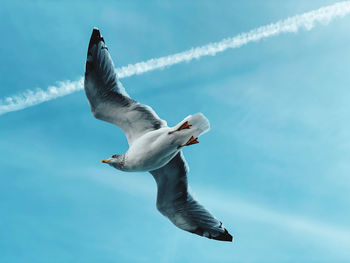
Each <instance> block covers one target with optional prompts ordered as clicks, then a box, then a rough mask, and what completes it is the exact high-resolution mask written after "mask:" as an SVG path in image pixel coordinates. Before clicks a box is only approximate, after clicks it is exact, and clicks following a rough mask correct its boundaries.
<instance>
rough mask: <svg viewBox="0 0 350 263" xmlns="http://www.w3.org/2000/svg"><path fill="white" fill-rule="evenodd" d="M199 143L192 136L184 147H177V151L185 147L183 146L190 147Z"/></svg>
mask: <svg viewBox="0 0 350 263" xmlns="http://www.w3.org/2000/svg"><path fill="white" fill-rule="evenodd" d="M197 143H199V141H198V138H194V137H193V136H191V138H190V139H189V140H188V141H187V142H186V144H184V145H180V146H179V147H177V148H178V149H180V148H182V147H185V146H190V145H192V144H197Z"/></svg>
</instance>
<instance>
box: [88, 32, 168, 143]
mask: <svg viewBox="0 0 350 263" xmlns="http://www.w3.org/2000/svg"><path fill="white" fill-rule="evenodd" d="M84 88H85V93H86V96H87V98H88V100H89V103H90V108H91V112H92V113H93V115H94V116H95V117H96V118H97V119H100V120H103V121H107V122H110V123H113V124H115V125H117V126H118V127H120V128H121V129H122V130H123V132H124V133H125V135H126V137H127V139H128V142H129V144H132V142H133V141H134V140H135V139H137V138H138V137H140V136H141V135H143V134H144V133H146V132H148V131H152V130H156V129H159V128H161V127H164V126H166V125H167V124H166V122H165V121H164V120H162V119H160V118H159V117H158V115H157V114H156V113H155V112H154V111H153V109H152V108H151V107H149V106H147V105H143V104H140V103H138V102H136V101H135V100H133V99H131V98H130V97H129V95H128V94H127V93H126V92H125V90H124V88H123V86H122V84H121V83H120V82H119V81H118V78H117V74H116V72H115V69H114V64H113V61H112V59H111V57H110V55H109V52H108V48H107V47H106V44H105V42H104V39H103V37H102V36H101V34H100V31H99V30H98V29H96V28H94V29H93V32H92V35H91V38H90V43H89V48H88V54H87V60H86V70H85V82H84Z"/></svg>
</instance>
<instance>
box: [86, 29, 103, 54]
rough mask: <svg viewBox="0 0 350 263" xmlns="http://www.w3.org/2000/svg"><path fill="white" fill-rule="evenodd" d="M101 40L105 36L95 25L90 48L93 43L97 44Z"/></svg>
mask: <svg viewBox="0 0 350 263" xmlns="http://www.w3.org/2000/svg"><path fill="white" fill-rule="evenodd" d="M100 41H103V42H105V41H104V39H103V37H102V36H101V33H100V30H99V29H98V28H97V27H94V28H93V29H92V33H91V37H90V42H89V49H90V48H91V47H92V46H93V45H95V44H96V45H97V44H98V43H99V42H100Z"/></svg>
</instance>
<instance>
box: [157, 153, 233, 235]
mask: <svg viewBox="0 0 350 263" xmlns="http://www.w3.org/2000/svg"><path fill="white" fill-rule="evenodd" d="M187 172H188V168H187V164H186V161H185V159H184V157H183V155H182V152H179V153H178V154H177V155H176V156H175V157H174V158H173V159H172V160H171V161H170V162H169V163H168V164H166V165H165V166H163V167H161V168H159V169H157V170H154V171H150V173H151V174H152V175H153V177H154V179H155V180H156V182H157V186H158V193H157V209H158V210H159V211H160V212H161V213H162V214H163V215H164V216H166V217H168V218H169V219H170V221H171V222H172V223H173V224H174V225H176V226H177V227H179V228H181V229H183V230H185V231H189V232H191V233H194V234H197V235H200V236H204V237H207V238H211V239H216V240H221V241H232V236H231V235H230V234H229V233H228V231H227V230H226V229H225V227H224V226H223V225H222V223H221V222H220V221H219V220H217V219H216V218H215V217H214V216H213V215H212V214H211V213H210V212H209V211H208V210H206V209H205V208H204V207H203V206H202V205H201V204H199V203H198V202H197V201H196V200H195V199H194V198H193V197H192V195H191V194H190V193H189V192H188V186H187Z"/></svg>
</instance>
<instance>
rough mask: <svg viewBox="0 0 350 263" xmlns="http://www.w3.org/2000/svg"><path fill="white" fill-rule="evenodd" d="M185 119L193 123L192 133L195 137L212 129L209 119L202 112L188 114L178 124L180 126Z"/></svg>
mask: <svg viewBox="0 0 350 263" xmlns="http://www.w3.org/2000/svg"><path fill="white" fill-rule="evenodd" d="M185 121H188V123H189V124H190V125H191V133H192V134H193V136H194V137H199V136H200V135H202V134H204V133H206V132H207V131H209V130H210V123H209V120H208V119H207V118H206V117H205V116H204V115H203V114H202V113H196V114H194V115H189V116H187V117H186V118H185V119H184V120H183V121H182V122H180V123H179V124H178V125H177V126H178V127H180V126H181V124H183V123H184V122H185ZM176 128H177V127H176Z"/></svg>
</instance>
